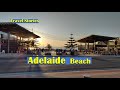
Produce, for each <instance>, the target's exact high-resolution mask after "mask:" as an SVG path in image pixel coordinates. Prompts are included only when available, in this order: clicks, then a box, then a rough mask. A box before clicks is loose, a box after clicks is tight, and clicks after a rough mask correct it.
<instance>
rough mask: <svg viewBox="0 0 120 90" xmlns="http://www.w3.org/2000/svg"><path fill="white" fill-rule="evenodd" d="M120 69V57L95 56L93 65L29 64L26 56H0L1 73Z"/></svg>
mask: <svg viewBox="0 0 120 90" xmlns="http://www.w3.org/2000/svg"><path fill="white" fill-rule="evenodd" d="M110 68H112V69H114V68H115V69H119V68H120V57H116V56H94V57H93V61H92V64H91V65H29V64H27V61H26V59H25V58H24V57H22V56H21V57H19V58H0V73H11V72H59V71H76V70H89V69H90V70H91V69H100V70H103V69H110Z"/></svg>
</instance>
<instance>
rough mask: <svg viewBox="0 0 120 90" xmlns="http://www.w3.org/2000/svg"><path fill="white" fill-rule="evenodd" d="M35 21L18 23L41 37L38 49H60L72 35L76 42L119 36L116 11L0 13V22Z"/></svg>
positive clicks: (118, 18) (118, 21) (119, 13)
mask: <svg viewBox="0 0 120 90" xmlns="http://www.w3.org/2000/svg"><path fill="white" fill-rule="evenodd" d="M10 19H39V21H40V22H39V23H18V24H19V25H21V26H23V27H25V28H26V29H28V30H30V31H32V29H33V32H34V33H35V34H37V35H39V36H40V37H41V46H46V45H47V44H51V45H52V46H53V47H63V46H64V44H65V43H66V42H67V40H68V39H69V37H70V34H71V33H73V34H74V38H75V39H76V40H78V39H80V38H83V37H86V36H88V35H91V34H97V35H105V36H113V37H114V36H115V37H120V12H0V22H9V21H10Z"/></svg>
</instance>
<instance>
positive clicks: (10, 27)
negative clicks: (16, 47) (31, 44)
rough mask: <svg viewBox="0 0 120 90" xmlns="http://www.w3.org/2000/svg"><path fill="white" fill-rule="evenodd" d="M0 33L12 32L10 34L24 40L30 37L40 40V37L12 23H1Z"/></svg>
mask: <svg viewBox="0 0 120 90" xmlns="http://www.w3.org/2000/svg"><path fill="white" fill-rule="evenodd" d="M0 31H2V32H5V33H8V32H10V34H12V35H15V36H19V37H22V38H30V37H33V38H40V36H38V35H36V34H34V33H33V32H30V31H29V30H27V29H25V28H24V27H22V26H20V25H18V24H16V23H12V22H0Z"/></svg>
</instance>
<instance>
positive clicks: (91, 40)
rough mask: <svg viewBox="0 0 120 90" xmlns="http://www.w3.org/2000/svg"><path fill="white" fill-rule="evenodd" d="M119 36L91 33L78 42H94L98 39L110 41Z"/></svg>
mask: <svg viewBox="0 0 120 90" xmlns="http://www.w3.org/2000/svg"><path fill="white" fill-rule="evenodd" d="M116 38H117V37H108V36H101V35H90V36H88V37H85V38H82V39H80V40H78V42H84V43H85V42H87V43H93V42H97V41H108V40H113V39H116Z"/></svg>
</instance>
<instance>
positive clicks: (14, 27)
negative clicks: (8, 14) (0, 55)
mask: <svg viewBox="0 0 120 90" xmlns="http://www.w3.org/2000/svg"><path fill="white" fill-rule="evenodd" d="M35 38H40V36H38V35H36V34H34V33H33V32H30V31H29V30H27V29H25V28H24V27H22V26H20V25H18V24H16V23H11V22H1V23H0V52H2V51H3V50H4V51H5V52H6V53H12V52H13V53H16V52H17V51H19V50H22V49H25V48H29V47H30V45H32V44H34V39H35ZM30 43H31V44H30Z"/></svg>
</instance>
